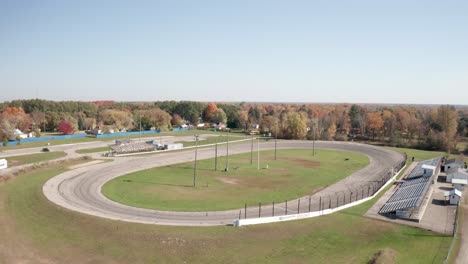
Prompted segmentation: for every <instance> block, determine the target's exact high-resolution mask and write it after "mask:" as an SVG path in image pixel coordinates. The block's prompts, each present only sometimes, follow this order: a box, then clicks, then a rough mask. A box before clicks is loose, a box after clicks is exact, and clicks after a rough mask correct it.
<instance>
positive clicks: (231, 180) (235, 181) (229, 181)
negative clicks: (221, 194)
mask: <svg viewBox="0 0 468 264" xmlns="http://www.w3.org/2000/svg"><path fill="white" fill-rule="evenodd" d="M218 180H220V181H222V182H224V183H227V184H239V182H240V180H239V179H236V178H225V177H219V178H218Z"/></svg>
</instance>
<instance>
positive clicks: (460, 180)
mask: <svg viewBox="0 0 468 264" xmlns="http://www.w3.org/2000/svg"><path fill="white" fill-rule="evenodd" d="M452 183H453V184H465V185H466V184H468V179H452Z"/></svg>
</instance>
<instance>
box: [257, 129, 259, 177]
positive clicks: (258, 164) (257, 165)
mask: <svg viewBox="0 0 468 264" xmlns="http://www.w3.org/2000/svg"><path fill="white" fill-rule="evenodd" d="M259 169H260V135H259V136H258V137H257V170H259Z"/></svg>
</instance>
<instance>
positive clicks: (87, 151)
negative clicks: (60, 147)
mask: <svg viewBox="0 0 468 264" xmlns="http://www.w3.org/2000/svg"><path fill="white" fill-rule="evenodd" d="M109 149H110V148H109V147H99V148H87V149H78V150H76V151H75V152H76V153H78V154H90V153H97V152H105V151H109Z"/></svg>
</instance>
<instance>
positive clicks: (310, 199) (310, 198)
mask: <svg viewBox="0 0 468 264" xmlns="http://www.w3.org/2000/svg"><path fill="white" fill-rule="evenodd" d="M311 202H312V197H311V196H310V195H309V213H310V204H311Z"/></svg>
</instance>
